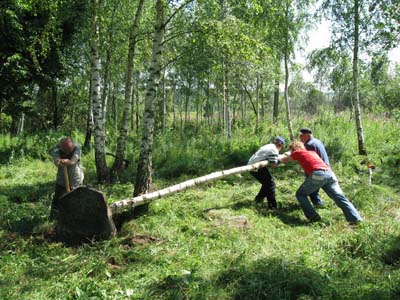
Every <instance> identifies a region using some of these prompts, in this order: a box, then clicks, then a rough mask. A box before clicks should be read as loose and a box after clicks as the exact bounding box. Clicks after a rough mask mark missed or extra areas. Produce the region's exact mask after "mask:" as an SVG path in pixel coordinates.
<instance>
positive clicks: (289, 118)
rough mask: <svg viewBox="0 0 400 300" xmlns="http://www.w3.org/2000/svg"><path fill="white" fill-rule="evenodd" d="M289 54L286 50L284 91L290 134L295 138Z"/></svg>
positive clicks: (292, 138)
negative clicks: (291, 108) (290, 92)
mask: <svg viewBox="0 0 400 300" xmlns="http://www.w3.org/2000/svg"><path fill="white" fill-rule="evenodd" d="M288 59H289V58H288V54H287V50H285V91H284V97H285V103H286V120H287V123H288V130H289V136H290V140H292V141H293V140H294V134H293V127H292V118H291V116H290V103H289V93H288V85H289V67H288Z"/></svg>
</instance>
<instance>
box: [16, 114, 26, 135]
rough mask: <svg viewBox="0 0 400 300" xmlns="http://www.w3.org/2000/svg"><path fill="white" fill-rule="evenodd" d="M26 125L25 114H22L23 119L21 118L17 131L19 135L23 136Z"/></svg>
mask: <svg viewBox="0 0 400 300" xmlns="http://www.w3.org/2000/svg"><path fill="white" fill-rule="evenodd" d="M24 124H25V113H24V112H22V113H21V117H20V118H19V121H18V129H17V135H21V134H22V133H23V132H24Z"/></svg>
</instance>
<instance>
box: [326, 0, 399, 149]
mask: <svg viewBox="0 0 400 300" xmlns="http://www.w3.org/2000/svg"><path fill="white" fill-rule="evenodd" d="M398 7H399V6H398V1H397V0H387V1H373V0H340V1H339V0H335V1H328V0H325V1H323V3H322V9H323V12H324V15H325V16H327V17H329V18H330V19H331V20H332V27H333V30H332V33H333V39H332V47H336V48H340V49H341V50H342V51H346V50H347V51H348V52H351V53H352V57H353V68H352V71H353V72H352V99H353V103H354V113H355V120H356V129H357V141H358V153H359V154H360V155H366V154H367V150H366V147H365V141H364V132H363V128H362V115H361V99H360V95H359V84H358V82H359V56H360V51H362V50H364V51H365V50H372V49H373V48H375V49H380V50H382V49H383V50H388V49H390V48H391V47H393V46H394V45H395V44H396V42H397V41H398V38H399V32H400V14H399V13H398ZM372 46H373V47H372ZM372 51H373V50H372ZM372 51H370V52H372Z"/></svg>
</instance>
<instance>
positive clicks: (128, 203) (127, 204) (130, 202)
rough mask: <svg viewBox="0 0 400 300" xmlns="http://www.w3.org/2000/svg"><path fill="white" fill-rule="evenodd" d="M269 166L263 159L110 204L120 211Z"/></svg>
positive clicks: (113, 209) (114, 210) (116, 210)
mask: <svg viewBox="0 0 400 300" xmlns="http://www.w3.org/2000/svg"><path fill="white" fill-rule="evenodd" d="M266 166H268V161H261V162H258V163H255V164H252V165H247V166H242V167H237V168H233V169H229V170H224V171H218V172H214V173H211V174H208V175H205V176H201V177H198V178H195V179H190V180H187V181H184V182H181V183H179V184H176V185H173V186H170V187H167V188H165V189H162V190H159V191H155V192H152V193H149V194H144V195H140V196H137V197H134V198H128V199H124V200H120V201H118V202H114V203H112V204H110V208H111V210H112V212H113V213H116V212H120V211H122V210H126V209H128V208H134V207H136V206H140V205H143V204H146V203H149V202H151V201H152V200H155V199H159V198H161V197H165V196H167V195H170V194H173V193H177V192H180V191H183V190H186V189H188V188H190V187H193V186H197V185H200V184H203V183H206V182H211V181H215V180H218V179H221V178H224V177H227V176H230V175H234V174H241V173H245V172H250V171H256V170H258V169H260V168H263V167H266Z"/></svg>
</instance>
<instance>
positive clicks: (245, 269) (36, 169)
mask: <svg viewBox="0 0 400 300" xmlns="http://www.w3.org/2000/svg"><path fill="white" fill-rule="evenodd" d="M302 126H308V127H311V128H312V129H313V130H314V132H315V136H316V137H318V138H320V139H321V140H322V141H324V143H325V145H326V146H327V149H328V152H329V154H330V156H331V158H332V160H333V168H334V170H335V172H336V173H337V174H338V176H339V179H340V180H341V186H342V188H343V190H344V191H345V193H346V194H347V196H348V197H349V198H350V200H351V201H353V202H354V204H355V205H356V206H357V208H359V210H360V212H361V214H362V216H363V217H364V219H365V222H364V224H363V225H361V226H359V227H355V228H353V227H349V226H348V225H347V223H346V222H345V221H344V217H343V215H342V213H341V211H340V209H338V208H337V207H336V206H335V205H334V204H333V202H331V201H330V200H329V199H328V198H327V197H326V195H325V194H323V193H322V197H323V198H324V200H325V203H326V205H327V208H326V209H321V210H319V213H320V214H321V216H322V218H323V222H322V223H319V224H313V225H310V224H308V223H307V222H306V220H305V218H304V215H303V213H302V212H301V210H300V208H299V206H298V204H297V201H296V200H295V197H294V193H295V191H296V188H297V187H298V186H299V184H300V183H301V182H302V179H303V174H302V172H301V171H300V170H299V169H298V168H295V167H294V166H291V165H288V166H284V167H281V168H277V169H274V170H273V173H274V175H275V177H276V183H277V198H278V202H279V205H280V207H279V209H278V210H277V211H268V210H266V209H265V208H262V207H261V208H260V207H256V206H254V205H253V198H254V195H255V194H256V193H257V191H258V189H259V185H258V183H256V182H255V181H254V180H252V179H251V178H250V177H249V176H247V175H245V176H243V177H233V178H231V179H226V180H223V181H219V182H215V183H213V184H209V185H207V186H203V187H199V188H196V189H193V190H188V191H186V192H183V193H179V194H176V195H172V196H170V197H167V198H166V199H164V200H160V201H157V202H155V203H153V204H151V205H150V209H149V211H148V212H147V213H146V215H141V216H138V217H136V218H135V219H133V220H131V221H130V222H127V223H125V224H124V225H123V227H122V229H121V230H120V232H119V234H118V236H117V237H116V238H114V239H112V240H110V241H104V242H96V243H88V244H86V245H82V246H80V247H76V248H70V247H65V246H64V245H62V244H61V243H57V242H56V241H54V239H53V236H54V233H53V226H54V224H53V223H51V222H50V221H49V220H48V213H49V205H50V202H51V197H52V193H53V180H54V176H55V168H54V167H52V163H51V161H50V159H49V154H48V153H49V150H50V149H51V148H52V147H53V146H54V145H55V144H56V142H57V140H58V138H59V137H61V135H62V134H59V133H46V134H45V133H43V134H39V135H34V136H31V135H26V136H23V137H18V138H11V137H9V136H1V138H0V153H6V154H7V155H6V157H3V156H2V157H1V162H0V255H1V260H0V287H1V288H0V299H40V300H46V299H165V300H167V299H168V300H169V299H254V300H258V299H260V300H261V299H282V300H293V299H299V300H300V299H302V300H306V299H307V300H309V299H315V300H317V299H318V300H319V299H322V300H325V299H326V300H328V299H329V300H330V299H338V300H339V299H340V300H346V299H352V300H353V299H355V300H375V299H382V300H395V299H399V298H400V288H399V286H400V238H399V237H400V235H399V232H400V196H399V191H400V189H399V185H398V183H399V180H400V173H399V162H400V156H399V154H398V149H399V146H400V145H399V124H398V123H397V122H395V121H394V120H381V119H375V118H373V117H371V118H366V119H365V122H364V131H365V137H366V144H367V150H368V152H369V155H368V156H367V157H364V156H359V155H358V154H357V140H356V133H355V129H354V124H353V122H352V121H350V119H349V116H338V117H333V116H327V115H324V116H322V117H321V118H320V119H316V120H310V121H307V120H295V122H294V128H295V129H296V130H298V129H299V128H300V127H302ZM285 133H286V127H285V126H284V125H279V126H270V125H267V124H263V126H262V127H261V128H260V132H259V133H258V134H255V133H254V131H253V128H250V127H248V128H237V129H236V130H235V131H234V137H233V138H232V139H227V138H226V137H224V136H223V135H222V134H218V135H216V134H215V133H213V132H212V131H211V130H206V129H203V130H200V131H197V134H196V131H186V132H179V131H170V132H167V133H166V134H164V135H158V136H157V137H156V140H155V143H154V153H153V155H154V156H153V157H154V171H155V174H154V175H155V176H154V177H155V182H154V185H155V188H157V187H160V186H164V185H168V184H171V183H173V182H176V181H179V180H181V179H183V178H186V177H194V176H197V175H203V174H206V173H208V172H211V171H214V170H217V169H224V168H229V167H233V166H237V165H242V164H245V163H246V162H247V159H248V158H249V157H250V156H251V154H252V153H253V152H254V151H255V150H256V149H257V148H258V147H259V146H261V145H262V144H264V143H268V142H270V141H271V139H272V138H273V137H274V136H275V135H281V136H286V137H287V135H286V134H285ZM74 137H75V138H76V139H77V140H78V142H81V143H82V142H83V141H82V138H83V136H82V135H81V134H78V133H76V134H75V136H74ZM111 140H112V137H109V138H108V141H109V143H108V144H107V147H108V150H109V151H112V150H113V149H114V147H115V145H114V144H113V143H110V141H111ZM127 149H128V151H127V153H128V157H129V158H130V159H131V160H132V164H131V166H130V168H129V169H128V170H126V173H125V175H124V176H126V177H125V182H123V183H118V184H116V185H101V186H100V185H97V184H96V182H95V176H94V170H95V164H94V157H93V154H92V153H88V154H85V155H84V156H83V159H82V161H83V165H84V166H85V167H86V173H87V174H88V175H89V176H87V181H86V184H89V185H93V186H97V187H98V188H100V189H101V190H103V191H104V192H105V194H106V196H107V198H108V200H109V201H116V200H118V199H121V198H123V197H126V196H130V194H131V193H132V181H133V180H134V176H135V171H136V170H135V163H136V160H137V157H138V153H139V143H138V139H137V137H130V138H129V140H128V147H127ZM11 154H12V155H11ZM366 161H370V162H373V163H374V164H375V165H376V169H375V171H374V174H373V179H372V183H373V184H372V186H368V176H369V174H368V169H367V167H366V165H365V162H366ZM212 212H214V213H212ZM215 212H217V213H215ZM235 218H245V219H246V220H247V223H246V224H245V225H244V226H236V225H235V223H231V222H232V220H235Z"/></svg>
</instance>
